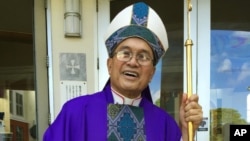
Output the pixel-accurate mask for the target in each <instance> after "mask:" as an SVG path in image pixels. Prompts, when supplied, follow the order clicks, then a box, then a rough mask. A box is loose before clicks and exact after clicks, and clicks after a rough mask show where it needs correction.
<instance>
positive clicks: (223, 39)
mask: <svg viewBox="0 0 250 141" xmlns="http://www.w3.org/2000/svg"><path fill="white" fill-rule="evenodd" d="M210 73H211V80H210V88H211V106H210V107H211V108H212V109H213V108H218V107H223V108H233V109H236V110H238V111H239V112H240V114H241V115H242V117H243V118H245V119H246V118H247V116H246V114H247V112H246V111H247V100H246V99H247V95H248V94H250V91H248V90H247V88H248V87H249V86H250V32H245V31H227V30H213V31H211V72H210ZM219 99H221V103H218V101H220V100H219Z"/></svg>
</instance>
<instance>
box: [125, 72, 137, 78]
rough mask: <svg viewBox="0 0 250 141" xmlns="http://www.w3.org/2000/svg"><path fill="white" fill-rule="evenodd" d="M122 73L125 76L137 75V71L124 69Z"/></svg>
mask: <svg viewBox="0 0 250 141" xmlns="http://www.w3.org/2000/svg"><path fill="white" fill-rule="evenodd" d="M123 74H124V75H126V76H130V77H138V76H139V75H138V73H136V72H131V71H125V72H123Z"/></svg>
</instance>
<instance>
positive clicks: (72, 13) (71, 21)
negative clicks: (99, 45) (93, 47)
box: [64, 0, 81, 37]
mask: <svg viewBox="0 0 250 141" xmlns="http://www.w3.org/2000/svg"><path fill="white" fill-rule="evenodd" d="M64 2H65V13H64V35H65V37H81V1H80V0H65V1H64Z"/></svg>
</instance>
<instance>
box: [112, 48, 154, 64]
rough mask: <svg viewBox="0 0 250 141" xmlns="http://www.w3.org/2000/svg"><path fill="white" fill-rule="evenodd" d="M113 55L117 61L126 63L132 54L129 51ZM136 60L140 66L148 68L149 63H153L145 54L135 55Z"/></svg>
mask: <svg viewBox="0 0 250 141" xmlns="http://www.w3.org/2000/svg"><path fill="white" fill-rule="evenodd" d="M114 55H116V58H117V59H118V60H119V61H123V62H128V61H130V60H131V59H132V58H133V53H132V52H131V51H129V50H121V51H118V52H115V53H114ZM136 60H137V62H138V63H139V64H140V65H142V66H148V65H150V64H151V62H153V59H152V58H151V57H150V56H149V54H148V53H146V52H141V53H138V54H136Z"/></svg>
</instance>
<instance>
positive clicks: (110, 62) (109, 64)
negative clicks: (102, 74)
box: [107, 58, 113, 74]
mask: <svg viewBox="0 0 250 141" xmlns="http://www.w3.org/2000/svg"><path fill="white" fill-rule="evenodd" d="M112 61H113V59H112V58H108V59H107V68H108V72H109V74H110V73H111V69H112Z"/></svg>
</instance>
